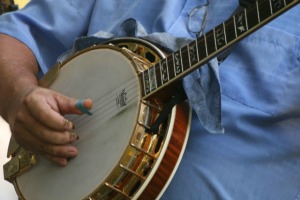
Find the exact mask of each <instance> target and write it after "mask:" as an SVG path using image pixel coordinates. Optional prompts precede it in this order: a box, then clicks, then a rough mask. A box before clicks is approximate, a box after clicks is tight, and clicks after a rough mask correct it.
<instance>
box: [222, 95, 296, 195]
mask: <svg viewBox="0 0 300 200" xmlns="http://www.w3.org/2000/svg"><path fill="white" fill-rule="evenodd" d="M221 95H224V96H226V97H227V98H229V99H231V100H233V101H235V102H237V103H239V104H242V105H243V106H246V107H248V108H251V109H255V110H258V111H260V112H262V113H264V114H267V115H270V116H273V114H272V113H269V112H266V111H264V110H261V109H259V108H256V107H254V106H250V105H248V104H246V103H244V102H242V101H239V100H237V99H235V98H233V97H231V96H229V95H227V94H225V93H224V92H221ZM299 200H300V199H299Z"/></svg>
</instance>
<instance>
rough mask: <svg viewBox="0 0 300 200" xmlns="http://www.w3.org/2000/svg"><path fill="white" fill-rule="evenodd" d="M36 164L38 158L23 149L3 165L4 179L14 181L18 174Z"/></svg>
mask: <svg viewBox="0 0 300 200" xmlns="http://www.w3.org/2000/svg"><path fill="white" fill-rule="evenodd" d="M35 164H36V158H35V156H34V155H33V153H31V152H29V151H25V150H23V151H22V152H21V153H20V154H18V155H17V156H15V157H12V158H11V160H10V161H9V162H7V163H6V164H5V165H4V166H3V171H4V179H5V180H7V181H9V182H13V180H14V179H15V178H16V177H17V176H19V175H21V174H23V173H25V172H26V171H28V170H29V169H30V168H31V167H32V166H33V165H35Z"/></svg>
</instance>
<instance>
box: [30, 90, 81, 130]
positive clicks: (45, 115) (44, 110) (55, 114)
mask: <svg viewBox="0 0 300 200" xmlns="http://www.w3.org/2000/svg"><path fill="white" fill-rule="evenodd" d="M46 95H48V96H46ZM53 95H57V94H54V93H51V94H44V93H42V92H41V93H40V94H33V95H31V96H29V97H27V98H26V99H25V100H24V101H25V105H26V108H27V110H28V112H30V113H31V115H32V116H33V117H34V118H35V120H37V121H39V122H40V123H42V124H43V125H45V126H46V127H48V128H50V129H53V130H56V131H64V130H66V131H70V130H72V129H73V128H74V125H73V123H72V122H70V121H69V120H67V119H65V118H64V117H63V116H62V115H61V113H60V111H59V108H58V103H57V102H56V100H55V97H53ZM74 102H75V100H74ZM74 104H75V103H74ZM77 112H78V111H77ZM78 113H79V112H78Z"/></svg>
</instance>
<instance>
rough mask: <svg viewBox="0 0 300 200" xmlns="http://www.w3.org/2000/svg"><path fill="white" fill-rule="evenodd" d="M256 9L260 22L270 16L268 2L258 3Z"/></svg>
mask: <svg viewBox="0 0 300 200" xmlns="http://www.w3.org/2000/svg"><path fill="white" fill-rule="evenodd" d="M258 9H259V16H260V21H261V22H262V21H264V20H266V19H267V18H268V17H270V16H271V8H270V4H269V2H268V1H259V2H258Z"/></svg>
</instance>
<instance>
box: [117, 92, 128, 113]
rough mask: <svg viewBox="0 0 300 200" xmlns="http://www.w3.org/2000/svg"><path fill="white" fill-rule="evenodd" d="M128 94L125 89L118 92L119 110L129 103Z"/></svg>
mask: <svg viewBox="0 0 300 200" xmlns="http://www.w3.org/2000/svg"><path fill="white" fill-rule="evenodd" d="M126 95H127V92H125V89H123V90H122V91H121V92H120V93H119V94H117V98H116V104H117V108H118V110H119V109H120V108H122V107H124V106H126V105H127V103H126V102H127V97H126Z"/></svg>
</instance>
